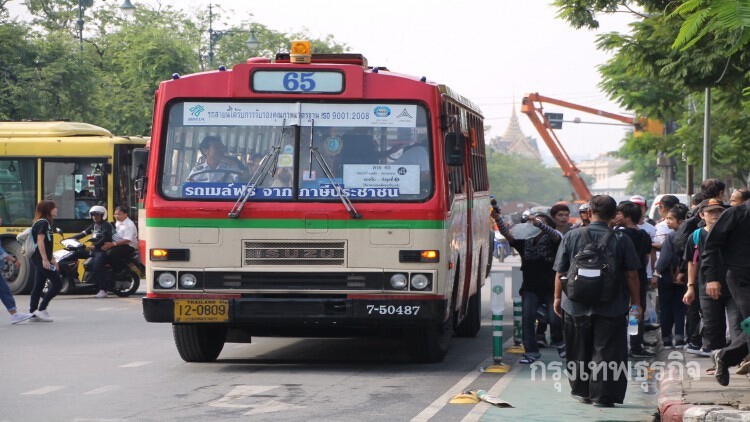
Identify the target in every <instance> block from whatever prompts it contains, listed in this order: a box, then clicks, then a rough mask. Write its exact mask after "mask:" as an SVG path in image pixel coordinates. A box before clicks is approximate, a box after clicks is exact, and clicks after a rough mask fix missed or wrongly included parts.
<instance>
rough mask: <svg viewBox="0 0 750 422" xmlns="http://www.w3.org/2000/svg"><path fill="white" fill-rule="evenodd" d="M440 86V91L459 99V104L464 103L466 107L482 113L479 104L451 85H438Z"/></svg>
mask: <svg viewBox="0 0 750 422" xmlns="http://www.w3.org/2000/svg"><path fill="white" fill-rule="evenodd" d="M438 88H439V89H440V93H441V94H444V95H447V96H449V97H451V98H453V99H454V100H456V101H458V103H459V104H462V105H463V106H464V107H466V108H468V109H471V110H473V111H474V112H475V113H477V114H479V115H480V116H481V115H482V110H480V109H479V106H478V105H476V104H474V103H473V102H472V101H471V100H469V99H468V98H466V97H464V96H463V95H461V94H459V93H458V92H456V91H454V90H452V89H451V88H450V87H449V86H446V85H443V84H440V85H438Z"/></svg>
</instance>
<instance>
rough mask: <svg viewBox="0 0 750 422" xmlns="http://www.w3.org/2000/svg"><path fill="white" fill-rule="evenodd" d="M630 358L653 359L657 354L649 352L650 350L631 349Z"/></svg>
mask: <svg viewBox="0 0 750 422" xmlns="http://www.w3.org/2000/svg"><path fill="white" fill-rule="evenodd" d="M629 355H630V357H633V358H653V357H656V353H653V352H649V351H648V350H645V349H642V348H638V349H635V348H634V349H630V353H629Z"/></svg>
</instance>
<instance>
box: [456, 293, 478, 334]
mask: <svg viewBox="0 0 750 422" xmlns="http://www.w3.org/2000/svg"><path fill="white" fill-rule="evenodd" d="M481 326H482V288H481V287H479V286H477V292H476V293H474V296H472V297H470V298H469V309H468V310H467V311H466V316H464V319H463V321H461V323H460V324H458V325H456V335H457V336H458V337H476V336H477V333H478V332H479V328H481Z"/></svg>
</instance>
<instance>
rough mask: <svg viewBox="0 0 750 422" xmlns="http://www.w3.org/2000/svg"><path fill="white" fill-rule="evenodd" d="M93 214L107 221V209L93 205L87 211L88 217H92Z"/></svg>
mask: <svg viewBox="0 0 750 422" xmlns="http://www.w3.org/2000/svg"><path fill="white" fill-rule="evenodd" d="M94 214H99V215H101V216H102V217H103V218H104V219H105V220H106V219H107V209H106V208H104V207H103V206H101V205H94V206H93V207H91V209H90V210H89V217H93V215H94Z"/></svg>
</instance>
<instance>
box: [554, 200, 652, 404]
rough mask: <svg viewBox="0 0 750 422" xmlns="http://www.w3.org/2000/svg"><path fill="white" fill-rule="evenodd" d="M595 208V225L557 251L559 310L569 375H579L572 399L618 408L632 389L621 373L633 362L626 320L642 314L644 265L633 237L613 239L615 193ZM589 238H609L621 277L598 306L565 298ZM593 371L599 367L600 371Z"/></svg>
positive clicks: (577, 232)
mask: <svg viewBox="0 0 750 422" xmlns="http://www.w3.org/2000/svg"><path fill="white" fill-rule="evenodd" d="M590 205H591V224H590V225H589V226H588V227H585V228H580V229H576V230H571V231H570V232H568V233H566V234H565V236H564V237H563V240H562V243H561V245H560V248H559V249H558V251H557V257H556V259H555V264H554V267H553V268H554V270H555V271H556V272H557V274H556V276H555V296H554V310H555V313H556V314H557V315H558V316H560V317H562V318H563V334H564V337H565V345H566V348H567V357H566V360H567V367H568V371H569V372H571V373H572V371H571V370H574V371H575V374H574V375H573V376H571V377H569V382H570V389H571V396H572V397H573V399H575V400H578V401H579V402H581V403H593V404H594V406H597V407H614V405H615V403H622V402H623V400H624V399H625V391H626V389H627V386H628V380H627V376H626V375H625V374H623V373H622V372H620V373H619V374H618V373H617V372H616V371H615V369H617V368H622V367H625V366H626V365H627V360H628V348H627V341H628V340H627V326H626V323H625V322H626V320H625V316H626V315H627V314H628V310H630V309H633V312H634V313H636V315H637V316H638V318H640V315H641V303H640V289H639V287H640V286H639V284H640V282H639V280H638V273H637V270H638V269H639V268H640V265H641V263H640V260H639V259H638V256H637V255H636V252H635V248H634V247H633V242H632V241H631V240H630V238H628V237H627V236H625V235H623V234H622V233H617V232H615V233H614V234H613V235H610V233H611V229H610V228H609V223H610V221H611V220H612V219H613V218H614V217H615V212H616V209H617V203H616V202H615V200H614V199H613V198H612V197H611V196H609V195H596V196H594V197H593V198H591V201H590ZM586 235H588V237H590V239H591V240H593V241H594V242H601V241H602V240H603V239H605V236H606V237H607V238H608V242H607V244H606V245H605V247H606V251H607V253H608V254H609V255H610V256H611V257H612V258H613V263H614V272H613V273H612V274H613V275H614V276H615V277H616V278H615V282H614V286H613V289H614V291H613V292H611V294H612V298H611V299H609V300H607V301H600V302H598V303H594V304H587V303H581V302H575V301H573V300H571V299H570V298H568V297H567V295H563V285H562V280H561V278H562V277H566V276H567V274H568V270H569V269H570V267H571V266H572V265H573V262H574V258H575V256H576V255H577V254H578V253H579V252H580V251H582V250H583V249H584V247H585V246H586V245H587V244H589V243H587V242H586V238H587V236H586ZM589 271H590V270H589ZM631 306H632V308H631ZM593 368H597V370H596V372H594V370H593ZM626 372H627V371H625V373H626Z"/></svg>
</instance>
